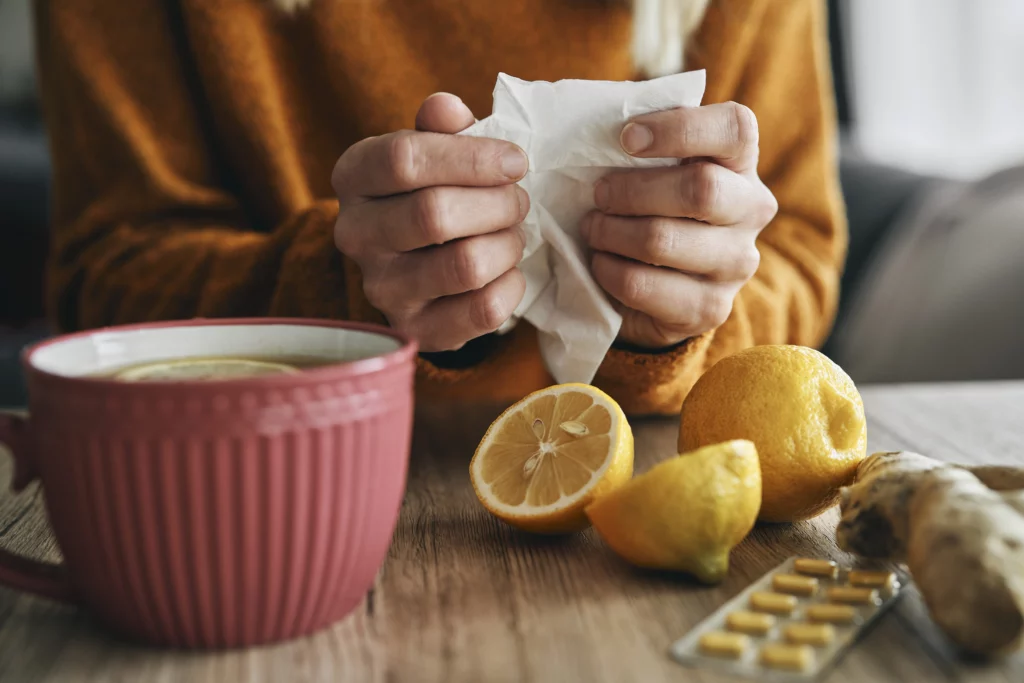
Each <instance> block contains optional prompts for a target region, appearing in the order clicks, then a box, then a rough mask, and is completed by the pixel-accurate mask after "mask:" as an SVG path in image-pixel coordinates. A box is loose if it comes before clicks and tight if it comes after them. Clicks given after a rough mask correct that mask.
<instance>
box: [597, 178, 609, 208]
mask: <svg viewBox="0 0 1024 683" xmlns="http://www.w3.org/2000/svg"><path fill="white" fill-rule="evenodd" d="M609 195H611V188H610V187H609V186H608V181H607V180H605V179H604V178H601V179H600V180H598V181H597V184H596V185H594V203H595V204H597V208H599V209H601V210H602V211H603V210H605V209H607V208H608V202H609V201H611V197H610V196H609Z"/></svg>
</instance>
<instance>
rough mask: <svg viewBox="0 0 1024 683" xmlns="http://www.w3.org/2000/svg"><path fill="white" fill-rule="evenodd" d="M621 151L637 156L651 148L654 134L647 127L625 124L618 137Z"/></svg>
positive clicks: (637, 124)
mask: <svg viewBox="0 0 1024 683" xmlns="http://www.w3.org/2000/svg"><path fill="white" fill-rule="evenodd" d="M619 142H620V143H621V144H622V149H624V150H626V151H627V152H629V153H630V154H637V153H638V152H642V151H644V150H645V149H647V148H648V147H650V146H651V143H653V142H654V133H652V132H651V129H650V128H648V127H647V126H644V125H642V124H639V123H627V124H626V127H625V128H623V129H622V135H620V136H619Z"/></svg>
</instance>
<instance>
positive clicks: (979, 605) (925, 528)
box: [836, 452, 1024, 655]
mask: <svg viewBox="0 0 1024 683" xmlns="http://www.w3.org/2000/svg"><path fill="white" fill-rule="evenodd" d="M840 501H841V502H840V511H841V515H842V517H841V519H840V521H839V526H838V527H837V528H836V542H837V543H838V544H839V547H840V548H842V549H843V550H847V551H849V552H852V553H856V554H858V555H861V556H864V557H871V558H878V559H887V560H893V561H897V562H904V563H906V565H907V568H908V569H909V570H910V573H911V575H912V576H913V577H914V581H915V582H916V583H917V587H918V590H919V591H920V593H921V596H922V598H923V599H924V602H925V604H926V606H927V607H928V611H929V613H930V614H931V616H932V619H934V620H935V622H936V623H937V624H938V625H939V627H940V628H941V629H942V630H943V631H944V632H945V633H946V635H947V636H948V637H949V638H950V639H951V640H952V641H953V642H954V643H956V644H957V645H958V646H960V647H961V648H963V649H964V650H966V651H968V652H971V653H974V654H981V655H996V654H1007V653H1010V652H1012V651H1015V650H1017V649H1019V648H1020V647H1021V646H1022V644H1024V469H1018V468H1011V467H973V468H972V467H962V466H958V465H950V464H947V463H944V462H941V461H938V460H934V459H932V458H928V457H926V456H923V455H920V454H918V453H910V452H898V453H875V454H874V455H872V456H870V457H869V458H867V459H865V460H864V461H863V462H862V463H861V464H860V466H859V468H858V470H857V478H856V481H855V483H854V484H853V485H851V486H848V487H845V488H843V489H842V491H841V498H840Z"/></svg>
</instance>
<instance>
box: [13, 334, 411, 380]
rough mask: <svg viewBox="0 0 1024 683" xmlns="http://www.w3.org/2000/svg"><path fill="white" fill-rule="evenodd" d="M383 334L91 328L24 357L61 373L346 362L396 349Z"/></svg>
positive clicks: (76, 374)
mask: <svg viewBox="0 0 1024 683" xmlns="http://www.w3.org/2000/svg"><path fill="white" fill-rule="evenodd" d="M401 346H402V343H401V342H400V341H399V340H398V339H396V338H394V337H390V336H388V335H384V334H378V333H375V332H366V331H363V330H350V329H345V328H340V327H322V326H317V325H299V324H291V323H268V324H241V325H191V326H187V325H185V326H181V327H154V328H141V329H124V330H97V331H96V332H94V333H92V334H87V335H83V336H76V337H70V338H68V339H64V340H59V341H55V342H52V343H50V344H47V345H45V346H42V347H41V348H39V349H37V350H36V351H35V352H33V353H32V354H31V356H30V357H29V359H28V362H29V364H30V365H32V367H34V368H36V369H38V370H42V371H43V372H46V373H49V374H52V375H60V376H63V377H84V376H92V375H102V374H104V373H108V372H112V371H114V370H117V369H118V368H123V367H129V366H133V365H141V364H144V363H150V362H156V361H165V360H176V359H181V358H211V357H236V358H261V359H274V358H279V359H289V358H291V359H294V358H303V359H310V360H315V361H316V362H323V363H324V364H325V365H327V364H332V363H347V362H352V361H357V360H363V359H366V358H373V357H375V356H381V355H384V354H387V353H391V352H393V351H397V350H398V349H399V348H400V347H401Z"/></svg>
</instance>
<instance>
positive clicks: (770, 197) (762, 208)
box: [758, 187, 779, 226]
mask: <svg viewBox="0 0 1024 683" xmlns="http://www.w3.org/2000/svg"><path fill="white" fill-rule="evenodd" d="M778 212H779V200H778V199H776V198H775V195H774V194H773V193H772V191H771V190H769V189H768V188H767V187H765V188H764V191H763V192H762V193H761V201H760V202H759V213H758V217H759V218H760V219H761V226H765V225H768V223H770V222H771V221H772V219H774V218H775V215H776V214H777V213H778Z"/></svg>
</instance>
